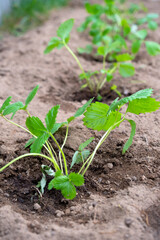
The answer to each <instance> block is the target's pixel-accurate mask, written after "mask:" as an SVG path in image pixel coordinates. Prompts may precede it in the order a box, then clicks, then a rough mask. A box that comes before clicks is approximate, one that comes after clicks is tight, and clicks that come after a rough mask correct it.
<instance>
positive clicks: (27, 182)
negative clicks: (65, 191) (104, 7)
mask: <svg viewBox="0 0 160 240" xmlns="http://www.w3.org/2000/svg"><path fill="white" fill-rule="evenodd" d="M94 2H96V1H94ZM159 4H160V2H159V0H154V1H150V0H146V1H145V5H146V6H147V7H148V8H149V11H150V12H159V13H160V8H159ZM85 16H86V13H85V10H84V8H83V4H82V1H78V0H77V1H73V3H71V4H70V6H69V7H67V8H64V9H60V10H55V11H53V13H52V15H51V17H50V19H49V20H48V21H47V22H46V23H45V24H44V25H43V26H41V27H38V28H37V29H35V30H32V31H30V32H28V33H26V34H25V35H23V36H21V37H19V38H15V37H12V36H6V37H5V38H4V39H3V40H2V41H1V42H0V54H1V60H0V83H1V87H0V104H1V103H2V102H3V101H4V99H6V97H8V96H10V95H11V96H12V97H13V100H14V101H24V99H25V98H26V96H27V95H28V93H29V91H30V90H32V89H33V87H35V86H36V85H37V84H39V85H40V89H39V91H38V93H37V96H36V97H35V99H34V100H33V102H32V104H31V105H30V107H29V110H30V112H31V113H32V114H34V115H35V116H38V117H40V118H41V119H43V118H44V116H45V114H46V113H47V112H48V110H49V109H50V108H51V107H52V106H53V105H56V104H60V105H61V108H60V112H59V115H58V121H65V120H66V119H67V118H68V117H70V116H72V114H73V113H75V111H76V110H77V109H78V107H80V106H82V104H84V103H85V102H86V100H88V99H89V98H90V97H92V96H91V95H90V93H89V92H88V91H86V90H85V91H80V90H79V89H80V83H79V80H78V75H79V74H80V71H79V69H78V67H77V65H76V62H74V60H73V59H72V58H71V57H70V55H69V53H68V52H67V51H65V50H61V51H58V50H55V51H54V52H53V53H51V54H48V55H45V56H44V54H43V51H44V49H45V47H46V44H47V42H48V41H49V39H50V38H51V37H53V36H54V35H55V33H56V29H57V27H58V26H59V24H60V23H61V22H63V21H64V20H66V19H68V18H70V17H73V18H75V27H74V29H73V32H72V35H71V41H70V46H71V47H72V49H73V51H74V52H75V53H77V50H76V49H77V47H79V46H81V47H83V46H85V45H86V44H87V43H88V38H87V36H85V35H81V34H79V33H77V31H76V28H77V27H78V26H79V25H80V24H81V23H82V21H83V20H84V18H85ZM159 23H160V20H159ZM149 39H150V40H152V41H154V40H155V41H159V39H160V32H159V30H157V31H155V32H154V34H153V33H151V34H149ZM79 58H80V61H81V63H82V65H83V66H85V69H86V70H88V69H90V70H96V69H100V67H101V62H100V61H97V60H96V59H94V58H87V57H86V58H85V56H79ZM108 64H109V63H108ZM135 68H136V74H135V76H134V77H132V78H130V79H123V78H122V77H120V76H119V75H118V74H117V75H116V76H115V78H114V80H113V81H112V84H116V85H117V86H118V90H119V91H121V92H122V94H123V96H126V95H130V94H132V93H134V92H135V91H137V90H140V89H143V88H146V87H147V88H153V89H154V96H156V97H157V98H158V99H160V97H159V93H160V56H156V57H150V56H148V55H147V53H146V52H145V49H142V50H141V51H140V53H139V54H138V57H137V58H136V61H135ZM102 95H103V101H104V102H107V103H110V102H111V101H112V100H113V99H114V98H115V97H117V96H116V94H113V93H111V92H110V91H109V87H107V88H106V89H104V90H103V93H102ZM132 117H133V119H135V121H136V123H137V132H136V136H135V138H134V142H133V145H132V146H131V148H130V149H129V151H128V152H127V153H126V154H125V155H122V153H121V152H122V147H123V145H124V143H125V141H126V140H127V139H128V136H129V133H130V126H129V125H128V124H127V123H124V124H122V126H121V127H120V128H117V129H116V130H115V131H114V132H113V133H111V135H110V136H109V138H108V139H107V140H106V142H104V143H103V145H102V146H101V148H100V149H99V150H98V152H97V154H96V156H95V159H94V162H93V164H92V165H91V167H90V169H89V171H88V173H87V174H86V176H85V185H84V186H83V187H80V188H78V189H77V193H78V194H77V196H76V198H75V199H74V200H73V201H69V200H65V199H64V198H63V197H62V196H61V194H60V193H59V192H58V191H54V190H52V191H48V190H47V189H45V193H44V194H43V196H42V198H41V197H40V196H39V194H38V191H37V188H36V185H37V183H38V181H39V180H40V179H41V165H42V164H47V162H45V161H44V160H43V159H41V158H25V159H23V160H20V161H19V162H17V163H15V164H13V165H11V166H10V167H9V168H8V169H6V170H5V171H4V172H2V173H0V239H2V240H21V239H22V240H27V239H33V240H34V239H35V240H43V239H48V240H51V239H55V240H63V239H64V240H67V239H74V240H79V239H86V240H87V239H88V240H91V239H92V240H94V239H95V240H118V239H124V240H139V239H142V240H159V239H160V189H159V187H160V164H159V155H160V139H159V136H160V128H159V127H158V126H159V124H160V111H157V112H155V113H152V114H146V115H140V116H136V117H134V116H132ZM24 119H25V114H24V113H18V114H17V115H16V116H15V118H14V120H15V121H16V122H17V123H19V124H22V125H23V126H24V125H25V122H24ZM0 126H1V136H0V166H3V165H4V164H5V163H7V162H8V161H9V160H11V159H13V158H14V157H17V156H19V155H21V154H24V153H27V152H28V151H29V150H28V149H26V150H24V145H25V143H26V141H27V140H28V139H29V135H28V134H27V133H24V132H23V131H22V130H21V129H17V128H16V127H11V126H10V125H9V124H8V123H6V122H4V120H3V119H0ZM63 136H64V131H63V129H62V131H60V132H59V133H58V134H57V138H58V140H59V141H60V142H61V141H62V137H63ZM91 136H94V137H95V141H93V143H92V144H91V146H90V148H91V150H93V148H94V147H95V145H96V143H97V142H98V140H99V139H100V137H101V136H102V132H93V131H90V130H89V129H86V128H85V127H84V126H83V124H82V121H81V119H78V120H77V121H75V122H74V123H73V124H72V125H71V128H70V130H69V138H68V141H67V144H66V149H65V154H66V156H67V160H68V161H69V162H70V161H71V160H70V159H71V158H72V156H73V154H74V152H75V151H76V150H77V148H78V146H79V144H80V143H81V142H82V141H84V140H86V139H88V138H89V137H91ZM75 170H76V168H75ZM48 180H49V179H48Z"/></svg>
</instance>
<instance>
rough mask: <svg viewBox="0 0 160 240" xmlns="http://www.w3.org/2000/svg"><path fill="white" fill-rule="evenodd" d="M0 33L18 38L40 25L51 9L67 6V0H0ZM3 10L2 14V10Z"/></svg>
mask: <svg viewBox="0 0 160 240" xmlns="http://www.w3.org/2000/svg"><path fill="white" fill-rule="evenodd" d="M1 1H2V2H1ZM1 1H0V8H1V15H2V14H3V15H2V19H1V25H0V32H1V34H2V33H3V32H9V33H10V34H13V35H15V36H19V35H21V34H23V33H24V32H26V31H28V30H29V29H31V28H34V27H36V26H38V25H40V24H41V23H42V22H43V21H44V20H46V19H47V17H48V16H49V13H50V11H51V10H52V9H53V8H58V7H62V6H65V5H67V3H68V2H69V0H12V1H11V0H10V1H9V0H7V1H6V0H4V1H3V0H1ZM3 9H4V13H3V12H2V10H3Z"/></svg>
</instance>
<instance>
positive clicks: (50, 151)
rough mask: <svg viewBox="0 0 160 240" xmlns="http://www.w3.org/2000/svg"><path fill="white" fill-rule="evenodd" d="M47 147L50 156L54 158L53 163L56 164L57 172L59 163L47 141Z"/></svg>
mask: <svg viewBox="0 0 160 240" xmlns="http://www.w3.org/2000/svg"><path fill="white" fill-rule="evenodd" d="M46 145H47V147H48V150H49V153H50V155H51V158H52V160H53V162H54V163H56V165H55V169H56V171H57V170H59V167H58V168H57V166H58V164H57V162H56V160H55V158H54V156H53V153H52V150H51V148H50V146H49V144H48V142H47V141H46Z"/></svg>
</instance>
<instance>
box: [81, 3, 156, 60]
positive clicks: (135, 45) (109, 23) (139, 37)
mask: <svg viewBox="0 0 160 240" xmlns="http://www.w3.org/2000/svg"><path fill="white" fill-rule="evenodd" d="M125 3H126V1H118V0H104V5H100V4H90V3H88V2H87V3H86V4H85V9H86V11H87V12H88V14H89V16H88V17H87V18H86V19H85V21H84V22H83V23H82V25H81V26H80V27H79V28H78V31H80V32H83V31H85V30H86V29H89V35H90V36H91V37H92V44H90V45H87V46H86V48H80V49H79V52H80V53H82V52H83V53H84V52H85V53H91V52H92V50H93V49H94V48H95V47H96V49H97V48H98V47H99V46H106V44H108V43H110V44H111V43H113V42H114V41H119V42H120V44H119V47H118V48H117V49H115V51H114V52H113V53H110V54H109V56H108V60H111V61H113V60H116V55H117V53H121V52H123V51H124V50H127V49H128V50H129V52H130V53H131V54H132V55H133V57H135V56H136V54H137V53H138V52H139V50H140V47H141V45H142V44H143V43H144V44H145V46H146V50H147V52H148V54H149V55H151V56H155V55H157V54H160V45H159V44H158V43H156V42H153V41H146V37H147V35H148V30H152V31H154V30H156V29H157V28H158V24H157V22H156V21H155V20H156V19H157V18H158V14H156V13H148V14H146V16H145V17H143V18H138V17H136V15H135V14H136V13H138V12H141V11H146V8H145V7H144V6H141V5H137V4H131V5H130V7H129V8H128V6H127V5H126V4H125ZM146 25H147V27H148V28H146Z"/></svg>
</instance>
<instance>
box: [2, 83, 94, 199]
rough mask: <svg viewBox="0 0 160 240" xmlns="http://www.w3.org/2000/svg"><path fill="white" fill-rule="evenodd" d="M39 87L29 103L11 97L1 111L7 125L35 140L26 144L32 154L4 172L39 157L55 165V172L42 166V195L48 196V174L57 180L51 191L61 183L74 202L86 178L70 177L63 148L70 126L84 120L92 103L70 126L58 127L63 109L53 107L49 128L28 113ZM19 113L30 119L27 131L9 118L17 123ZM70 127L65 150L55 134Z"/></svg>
mask: <svg viewBox="0 0 160 240" xmlns="http://www.w3.org/2000/svg"><path fill="white" fill-rule="evenodd" d="M38 88H39V87H38V86H36V87H35V88H34V89H33V90H32V91H31V92H30V94H29V95H28V97H27V98H26V100H25V104H23V103H22V102H15V103H12V104H11V103H10V102H11V97H8V98H7V99H6V100H5V101H4V103H3V104H2V106H1V108H0V117H2V118H3V119H4V120H6V121H7V122H9V123H11V124H13V125H15V126H17V127H19V128H21V129H23V130H24V131H26V132H28V133H30V135H31V136H32V138H31V139H29V141H28V142H27V143H26V145H25V147H29V146H30V153H27V154H23V155H21V156H19V157H17V158H14V159H13V160H12V161H10V162H9V163H7V164H6V165H5V166H4V167H2V168H1V169H0V172H1V171H3V170H4V169H5V168H7V167H8V166H10V165H11V164H13V163H14V162H16V161H18V160H20V159H22V158H24V157H29V156H35V157H41V158H44V159H47V160H48V161H49V162H50V164H51V165H52V168H53V169H54V170H52V168H50V167H48V166H45V165H42V179H41V181H40V182H39V184H38V186H39V187H41V192H42V193H43V192H44V187H45V185H46V177H45V174H48V175H50V176H54V179H53V180H52V181H51V182H50V183H49V189H51V188H52V187H51V186H52V185H53V184H54V188H56V189H59V181H60V182H61V184H60V186H61V189H60V190H61V191H62V194H63V196H64V197H65V198H67V199H73V198H74V197H75V196H76V188H75V186H81V185H83V183H84V178H83V176H82V175H80V174H78V173H74V172H72V173H70V174H69V173H68V166H67V160H66V156H65V154H64V151H63V148H64V146H65V143H66V140H67V137H68V128H69V124H70V123H71V122H72V121H73V120H75V119H76V118H77V117H79V116H81V115H82V114H83V113H84V111H85V110H86V108H87V107H88V106H89V105H90V103H91V101H92V99H91V100H89V101H88V102H87V103H86V104H84V105H83V106H82V107H81V108H79V109H78V110H77V112H76V113H75V114H74V115H73V116H71V117H70V118H68V119H67V121H66V122H62V123H57V122H56V117H57V114H58V110H59V107H60V106H59V105H56V106H54V107H52V108H51V109H50V110H49V111H48V113H47V114H46V117H45V125H44V124H43V122H42V121H41V120H40V119H39V118H38V117H35V116H31V114H30V113H29V110H28V105H29V103H30V102H31V101H32V99H33V98H34V96H35V95H36V93H37V90H38ZM17 111H25V112H26V113H27V115H28V116H27V118H26V122H25V124H26V127H27V128H24V127H23V126H21V125H19V124H17V123H15V122H14V121H12V120H10V119H9V118H7V117H6V116H7V115H10V114H12V115H11V119H13V117H14V115H15V114H16V113H17ZM61 127H66V135H65V138H64V142H63V144H62V146H60V144H59V143H58V141H57V140H56V138H55V136H54V134H55V133H56V132H57V131H58V130H59V129H60V128H61ZM49 138H50V139H51V140H52V141H53V142H54V144H55V145H56V147H57V148H58V153H57V152H56V150H55V149H54V148H53V146H52V144H51V142H50V141H49ZM42 148H44V149H45V150H46V153H45V154H43V153H41V150H42ZM83 158H84V159H85V155H83Z"/></svg>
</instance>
